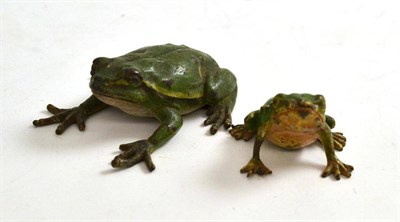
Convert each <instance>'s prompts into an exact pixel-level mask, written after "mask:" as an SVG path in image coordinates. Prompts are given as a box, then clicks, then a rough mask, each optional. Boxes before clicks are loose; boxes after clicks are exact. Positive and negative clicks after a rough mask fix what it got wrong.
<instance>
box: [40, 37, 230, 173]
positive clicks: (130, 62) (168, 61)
mask: <svg viewBox="0 0 400 222" xmlns="http://www.w3.org/2000/svg"><path fill="white" fill-rule="evenodd" d="M90 74H91V76H92V77H91V80H90V88H91V90H92V93H93V95H92V96H90V97H89V98H88V99H87V100H86V101H84V102H83V103H82V104H80V105H79V106H77V107H74V108H71V109H59V108H57V107H55V106H53V105H51V104H49V105H48V106H47V109H48V111H50V112H51V113H52V114H54V115H53V116H51V117H49V118H44V119H39V120H35V121H33V124H34V125H35V126H45V125H49V124H53V123H59V125H58V127H57V129H56V134H62V133H63V132H64V131H65V130H66V129H67V128H68V127H69V126H70V125H72V124H77V125H78V128H79V129H80V130H84V129H85V123H84V121H85V120H86V119H87V118H88V117H89V116H91V115H92V114H94V113H96V112H98V111H101V110H103V109H105V108H107V107H109V106H113V107H117V108H119V109H121V110H122V111H124V112H126V113H129V114H131V115H133V116H143V117H155V118H157V119H158V120H159V121H160V123H161V125H160V126H159V127H158V128H157V130H156V131H155V132H154V133H153V134H152V135H151V136H150V137H149V138H148V139H144V140H139V141H136V142H133V143H128V144H122V145H120V149H121V150H122V151H123V152H122V153H121V154H120V155H118V156H116V157H115V158H114V160H113V161H112V162H111V164H112V166H113V167H131V166H133V165H135V164H137V163H139V162H141V161H144V162H145V163H146V166H147V168H148V169H149V170H150V171H152V170H154V169H155V166H154V164H153V162H152V160H151V157H150V154H151V153H153V152H154V151H155V150H156V149H157V148H159V147H160V146H161V145H163V144H164V143H166V142H167V141H168V140H169V139H171V138H172V137H173V136H174V135H175V134H176V133H177V132H178V130H179V129H180V128H181V126H182V123H183V121H182V115H184V114H187V113H190V112H192V111H194V110H197V109H199V108H202V107H205V106H207V107H208V112H207V115H208V118H207V119H206V120H205V122H204V124H205V125H212V126H211V129H210V132H211V134H215V133H216V132H217V130H218V128H219V127H220V126H221V125H224V126H225V128H229V127H230V126H231V112H232V109H233V107H234V105H235V100H236V93H237V85H236V78H235V76H234V75H233V74H232V73H231V72H230V71H229V70H227V69H223V68H220V67H219V66H218V64H217V63H216V62H215V61H214V59H213V58H211V57H210V56H209V55H207V54H206V53H203V52H200V51H198V50H195V49H192V48H189V47H187V46H184V45H180V46H178V45H172V44H167V45H156V46H149V47H144V48H141V49H138V50H135V51H133V52H130V53H128V54H126V55H123V56H120V57H116V58H105V57H100V58H96V59H95V60H94V61H93V65H92V69H91V72H90Z"/></svg>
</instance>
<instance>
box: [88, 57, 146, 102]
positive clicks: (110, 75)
mask: <svg viewBox="0 0 400 222" xmlns="http://www.w3.org/2000/svg"><path fill="white" fill-rule="evenodd" d="M90 74H91V75H92V77H91V80H90V88H91V89H92V91H93V92H94V93H99V94H102V95H105V96H111V97H125V96H126V95H127V94H129V92H128V91H131V90H135V89H136V88H138V87H139V86H140V85H141V84H142V82H143V77H142V75H141V73H140V71H139V70H137V69H135V68H133V67H130V66H127V65H125V64H124V62H123V61H120V60H118V59H116V58H114V59H113V58H105V57H99V58H96V59H95V60H93V65H92V69H91V71H90Z"/></svg>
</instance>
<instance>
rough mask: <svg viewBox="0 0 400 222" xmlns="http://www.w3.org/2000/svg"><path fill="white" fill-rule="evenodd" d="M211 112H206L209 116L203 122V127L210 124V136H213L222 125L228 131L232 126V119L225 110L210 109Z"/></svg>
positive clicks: (220, 108)
mask: <svg viewBox="0 0 400 222" xmlns="http://www.w3.org/2000/svg"><path fill="white" fill-rule="evenodd" d="M211 110H212V111H211V112H210V111H209V112H207V114H210V115H209V116H208V118H207V119H206V120H205V121H204V125H205V126H208V125H211V124H212V126H211V128H210V133H211V134H215V133H216V132H217V131H218V129H219V128H220V127H221V126H222V124H223V125H224V126H225V128H226V129H228V128H229V127H230V126H231V125H232V117H231V114H230V112H229V111H228V109H227V108H225V107H217V108H211Z"/></svg>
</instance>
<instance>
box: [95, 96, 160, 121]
mask: <svg viewBox="0 0 400 222" xmlns="http://www.w3.org/2000/svg"><path fill="white" fill-rule="evenodd" d="M93 95H95V96H96V97H97V98H98V99H99V100H100V101H102V102H104V103H106V104H108V105H110V106H114V107H117V108H119V109H120V110H122V111H124V112H126V113H128V114H130V115H132V116H141V117H154V114H153V113H152V112H151V111H150V110H148V109H146V108H145V107H144V106H142V105H141V104H138V103H132V102H128V101H125V100H122V99H116V98H112V97H108V96H103V95H101V94H98V93H93Z"/></svg>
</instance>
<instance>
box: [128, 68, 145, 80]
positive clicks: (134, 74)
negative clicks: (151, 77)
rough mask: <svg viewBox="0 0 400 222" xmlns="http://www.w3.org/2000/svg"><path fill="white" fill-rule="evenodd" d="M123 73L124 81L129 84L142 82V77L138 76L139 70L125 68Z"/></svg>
mask: <svg viewBox="0 0 400 222" xmlns="http://www.w3.org/2000/svg"><path fill="white" fill-rule="evenodd" d="M124 72H125V77H126V79H127V80H129V81H130V82H134V83H137V82H141V81H142V80H143V77H142V75H141V74H140V72H139V70H137V69H135V68H125V69H124Z"/></svg>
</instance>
